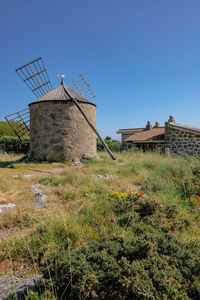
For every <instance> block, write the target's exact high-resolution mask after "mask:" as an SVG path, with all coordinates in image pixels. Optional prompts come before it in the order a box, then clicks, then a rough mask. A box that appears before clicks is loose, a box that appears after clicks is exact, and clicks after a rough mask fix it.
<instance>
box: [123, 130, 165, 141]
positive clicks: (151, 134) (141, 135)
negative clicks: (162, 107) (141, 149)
mask: <svg viewBox="0 0 200 300" xmlns="http://www.w3.org/2000/svg"><path fill="white" fill-rule="evenodd" d="M164 139H165V128H164V127H158V128H152V129H147V130H143V131H140V132H137V133H134V134H132V135H131V136H129V137H128V138H126V139H125V142H134V141H158V140H159V141H161V140H164Z"/></svg>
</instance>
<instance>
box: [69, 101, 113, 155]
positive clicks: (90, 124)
mask: <svg viewBox="0 0 200 300" xmlns="http://www.w3.org/2000/svg"><path fill="white" fill-rule="evenodd" d="M72 101H73V102H74V104H75V105H76V106H77V108H78V109H79V111H80V112H81V114H82V115H83V117H84V118H85V120H86V121H87V123H88V124H89V126H90V127H91V128H92V130H93V131H94V132H95V133H96V135H97V136H98V138H99V139H100V141H101V142H102V144H103V146H104V148H105V149H106V151H107V152H108V154H109V155H110V157H111V158H112V159H113V160H115V159H116V158H115V157H114V155H113V154H112V151H111V150H110V148H109V147H108V146H107V145H106V143H105V141H104V140H103V138H102V137H101V136H100V134H99V132H98V131H97V129H96V128H95V127H94V126H93V125H92V123H91V122H90V121H89V119H88V118H87V116H86V115H85V113H84V112H83V110H82V108H81V107H80V105H79V104H78V102H77V101H76V99H72Z"/></svg>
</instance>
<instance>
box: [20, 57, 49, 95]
mask: <svg viewBox="0 0 200 300" xmlns="http://www.w3.org/2000/svg"><path fill="white" fill-rule="evenodd" d="M16 72H17V74H18V75H19V77H20V78H21V79H22V80H23V81H24V82H25V84H26V85H27V86H28V87H29V89H30V90H31V91H32V92H33V94H34V95H35V96H36V97H37V98H38V97H41V96H43V95H45V94H46V93H48V92H50V91H51V90H52V89H53V88H52V84H51V81H50V79H49V76H48V74H47V70H46V67H45V65H44V62H43V59H42V58H41V57H39V58H37V59H35V60H33V61H31V62H27V63H26V64H25V65H24V66H22V67H20V68H18V69H16Z"/></svg>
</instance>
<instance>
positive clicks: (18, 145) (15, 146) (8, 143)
mask: <svg viewBox="0 0 200 300" xmlns="http://www.w3.org/2000/svg"><path fill="white" fill-rule="evenodd" d="M0 150H1V151H2V152H6V153H11V152H12V153H24V154H26V153H28V151H29V139H28V138H25V139H23V140H22V142H21V141H20V140H19V139H18V138H17V137H12V136H4V137H1V138H0Z"/></svg>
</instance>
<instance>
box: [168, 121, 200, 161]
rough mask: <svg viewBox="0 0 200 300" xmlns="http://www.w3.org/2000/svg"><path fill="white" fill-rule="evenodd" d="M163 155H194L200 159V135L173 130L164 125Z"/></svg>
mask: <svg viewBox="0 0 200 300" xmlns="http://www.w3.org/2000/svg"><path fill="white" fill-rule="evenodd" d="M165 141H166V143H165V153H168V152H171V153H176V154H187V155H196V156H198V157H200V134H198V133H194V132H192V131H189V130H184V129H175V128H173V127H171V126H170V125H169V124H168V123H167V122H166V123H165Z"/></svg>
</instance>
